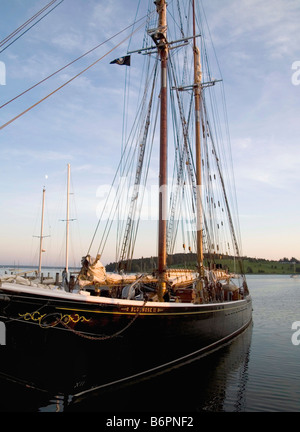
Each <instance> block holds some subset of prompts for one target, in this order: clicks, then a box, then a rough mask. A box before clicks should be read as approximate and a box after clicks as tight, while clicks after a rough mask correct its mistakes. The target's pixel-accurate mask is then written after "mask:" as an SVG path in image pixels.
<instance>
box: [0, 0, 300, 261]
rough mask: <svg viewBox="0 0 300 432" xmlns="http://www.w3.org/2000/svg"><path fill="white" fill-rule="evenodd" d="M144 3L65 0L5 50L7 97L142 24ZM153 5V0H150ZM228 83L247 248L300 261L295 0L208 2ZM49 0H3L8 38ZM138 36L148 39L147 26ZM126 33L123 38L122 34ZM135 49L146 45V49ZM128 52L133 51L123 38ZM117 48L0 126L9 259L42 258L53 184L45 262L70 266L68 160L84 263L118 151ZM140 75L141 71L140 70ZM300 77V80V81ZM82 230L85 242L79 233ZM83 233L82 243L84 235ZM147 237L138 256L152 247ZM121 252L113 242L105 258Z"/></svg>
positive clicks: (5, 111) (48, 86)
mask: <svg viewBox="0 0 300 432" xmlns="http://www.w3.org/2000/svg"><path fill="white" fill-rule="evenodd" d="M137 3H138V2H137V1H135V0H125V1H121V0H119V1H116V0H114V1H111V0H107V1H102V0H64V1H63V2H62V3H61V4H60V5H59V6H58V7H57V8H56V9H55V10H54V11H53V12H52V13H51V14H49V15H48V16H47V17H45V18H44V19H43V20H42V21H40V22H39V23H38V24H37V25H36V26H34V27H33V28H32V29H31V30H30V31H28V32H27V33H26V34H25V35H24V36H22V37H21V38H20V39H19V40H18V41H16V42H15V43H14V44H12V45H11V46H10V47H9V48H7V49H6V50H5V51H3V52H2V53H0V61H1V62H2V65H3V64H4V65H5V69H6V74H5V75H6V76H5V78H6V80H5V85H3V82H2V83H1V84H2V85H0V102H1V103H0V105H2V103H4V102H6V101H7V100H9V99H11V98H13V97H14V96H16V95H17V94H19V93H20V92H21V91H23V90H25V89H26V88H28V87H30V86H31V85H33V84H35V83H37V82H38V81H40V80H41V79H43V78H44V77H46V76H48V75H49V74H51V73H53V72H54V71H56V70H57V69H59V68H60V67H62V66H64V65H66V64H67V63H68V62H70V61H72V60H73V59H75V58H76V57H78V56H79V55H81V54H83V53H84V52H86V51H88V50H89V49H91V48H93V47H94V46H96V45H97V44H99V43H101V42H102V41H104V40H105V39H107V37H109V36H112V35H113V34H114V33H116V32H117V31H118V30H121V29H123V28H124V27H126V25H129V24H130V23H131V22H133V20H134V17H135V13H136V6H137ZM145 3H147V2H145ZM202 3H203V6H204V8H205V12H206V17H207V21H208V23H209V26H210V31H211V34H212V38H213V41H214V46H215V49H216V52H217V56H218V59H219V63H220V66H221V70H222V77H223V80H224V84H225V91H226V101H227V108H228V118H229V125H230V134H231V144H232V154H233V161H234V165H235V180H236V187H237V200H238V206H239V213H240V228H241V234H242V246H243V247H242V251H243V254H244V255H248V256H256V257H262V258H269V259H279V258H282V257H283V256H287V257H292V256H295V257H298V258H300V251H299V238H300V228H299V216H300V214H299V213H300V212H299V209H300V205H299V198H298V189H299V172H300V146H299V136H300V122H299V112H300V111H299V108H300V106H299V101H300V85H295V84H298V81H297V79H295V77H296V75H294V80H293V79H292V78H293V74H295V73H296V72H297V71H296V70H295V69H292V66H293V64H294V63H295V62H297V61H300V51H299V46H300V29H299V22H300V3H299V1H298V0H225V1H224V0H203V1H202ZM46 4H47V1H46V0H26V1H24V0H2V2H1V5H0V10H1V13H0V16H1V18H0V21H1V25H0V39H1V40H2V39H4V38H5V37H6V36H7V35H9V34H10V33H11V32H12V31H14V30H15V29H16V28H17V27H18V26H20V25H21V24H23V23H24V22H25V21H26V20H27V19H28V18H30V17H31V16H33V15H34V14H35V13H36V12H38V11H39V10H40V9H41V8H42V7H44V6H45V5H46ZM140 34H141V37H142V33H140ZM120 40H121V37H119V38H118V39H117V41H116V42H115V43H118V42H119V41H120ZM113 47H114V42H110V43H109V44H108V45H106V46H105V47H100V48H99V49H98V50H97V51H95V52H93V53H92V54H91V55H90V56H88V57H87V58H84V59H82V60H81V61H80V62H78V63H76V64H75V65H72V66H71V67H70V68H68V69H66V70H64V71H62V72H61V73H60V74H58V75H57V76H55V77H53V78H51V79H50V80H48V81H47V82H46V83H44V84H43V85H41V86H39V87H37V88H36V89H34V90H33V91H31V92H30V93H27V94H26V95H25V96H23V97H21V98H19V99H18V100H16V101H14V102H12V103H10V104H9V105H7V106H6V107H4V108H2V109H1V110H0V123H1V125H3V124H5V123H6V122H7V121H9V120H10V119H12V118H14V117H15V116H16V115H18V114H19V113H20V112H22V111H24V110H25V109H27V108H28V107H29V106H31V105H32V104H34V103H35V102H36V101H38V100H40V99H41V98H42V97H44V96H46V95H47V94H48V93H50V92H51V91H53V90H54V89H56V88H57V87H58V86H59V85H61V84H63V83H64V82H65V81H67V80H68V79H70V78H71V77H72V76H74V75H75V74H76V73H78V72H79V71H80V70H82V69H83V68H84V67H86V66H87V65H89V64H90V63H92V62H93V61H95V60H96V59H97V58H99V57H101V55H103V54H105V53H106V52H107V50H108V49H112V48H113ZM137 47H138V46H137ZM124 49H127V44H126V43H125V45H124ZM124 49H123V48H117V49H116V50H115V51H113V52H112V53H111V54H109V55H108V56H107V57H105V58H104V59H103V60H102V61H100V62H99V63H98V64H97V65H96V66H95V67H93V68H92V69H90V70H89V71H87V72H86V73H85V74H83V75H81V76H80V77H79V78H77V79H76V80H75V81H73V82H72V83H71V84H70V85H68V86H66V87H64V88H63V89H62V90H61V91H59V92H57V93H56V94H54V95H53V96H52V97H50V98H49V99H47V100H46V101H45V102H43V103H41V104H40V105H39V106H38V107H36V108H34V109H32V110H31V111H30V112H28V113H26V114H25V115H23V116H22V117H20V118H19V119H17V120H16V121H14V122H13V123H12V124H10V125H8V126H7V127H5V128H4V129H2V130H1V131H0V160H1V169H0V201H1V214H0V235H1V237H0V238H1V248H0V263H2V264H6V263H13V262H15V263H23V264H35V263H36V262H37V249H38V239H37V238H35V237H33V235H39V229H40V227H39V225H40V208H41V199H42V188H43V186H45V187H46V210H45V226H44V235H48V234H49V235H51V237H49V238H46V239H45V240H44V248H45V249H46V252H45V254H44V256H43V262H44V263H45V264H48V265H61V263H62V262H63V257H64V245H63V235H64V222H62V221H61V219H64V218H65V194H66V172H67V164H68V163H70V164H71V177H72V188H71V189H72V191H73V192H74V195H72V199H71V201H72V202H71V214H72V215H71V216H72V217H73V218H76V219H77V220H76V221H74V222H72V223H71V234H72V241H71V247H70V264H73V263H74V264H76V265H78V264H79V262H80V258H81V256H83V255H84V254H85V253H86V250H87V248H88V246H89V243H90V241H91V237H92V235H93V233H94V229H95V226H96V223H97V206H98V204H99V196H97V190H98V188H99V186H101V185H103V184H106V183H107V180H108V179H109V178H110V176H111V175H112V174H113V172H114V168H115V166H116V164H117V161H118V157H117V155H118V154H119V151H120V142H121V129H122V114H121V111H122V108H123V106H122V104H123V88H122V86H123V82H124V68H121V67H116V66H109V62H110V61H111V60H112V59H114V58H116V57H118V56H121V55H123V54H124ZM131 74H132V79H137V80H138V77H139V76H138V71H135V70H134V67H131ZM299 82H300V79H299ZM78 238H79V240H77V239H78ZM75 239H76V240H75ZM155 254H156V252H155V251H153V250H150V247H147V245H145V242H144V245H143V246H140V248H139V249H138V251H137V256H140V255H144V256H150V255H155ZM113 259H114V250H112V251H110V252H109V253H108V256H107V257H106V258H104V260H103V261H104V262H105V263H106V262H110V261H111V260H113Z"/></svg>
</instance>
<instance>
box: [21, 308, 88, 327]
mask: <svg viewBox="0 0 300 432" xmlns="http://www.w3.org/2000/svg"><path fill="white" fill-rule="evenodd" d="M19 317H20V318H23V319H24V320H25V321H29V320H31V321H34V322H38V324H39V325H40V326H41V327H47V326H46V325H45V323H43V321H44V322H46V321H47V318H52V319H53V318H54V317H56V320H55V321H54V322H53V323H52V324H51V325H50V327H55V326H57V324H59V323H60V322H62V323H63V324H70V323H74V324H77V323H79V322H89V321H90V318H89V319H87V318H86V317H85V316H83V315H82V316H80V315H79V314H77V313H76V314H72V315H70V314H62V313H60V312H57V313H51V314H41V313H40V312H39V311H34V312H26V313H25V314H20V313H19Z"/></svg>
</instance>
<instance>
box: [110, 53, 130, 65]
mask: <svg viewBox="0 0 300 432" xmlns="http://www.w3.org/2000/svg"><path fill="white" fill-rule="evenodd" d="M114 63H116V64H118V65H125V66H130V55H128V56H125V57H120V58H117V59H115V60H113V61H111V62H110V64H114Z"/></svg>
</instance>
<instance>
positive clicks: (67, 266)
mask: <svg viewBox="0 0 300 432" xmlns="http://www.w3.org/2000/svg"><path fill="white" fill-rule="evenodd" d="M69 200H70V164H68V172H67V211H66V272H67V273H68V271H69V222H70V219H69V207H70V201H69Z"/></svg>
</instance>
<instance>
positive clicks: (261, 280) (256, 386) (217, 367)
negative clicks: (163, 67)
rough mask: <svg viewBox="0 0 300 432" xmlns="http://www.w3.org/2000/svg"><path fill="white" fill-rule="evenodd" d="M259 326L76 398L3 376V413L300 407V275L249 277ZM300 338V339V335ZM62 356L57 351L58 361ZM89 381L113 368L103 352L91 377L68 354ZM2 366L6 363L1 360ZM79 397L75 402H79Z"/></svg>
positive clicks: (0, 401) (0, 399)
mask: <svg viewBox="0 0 300 432" xmlns="http://www.w3.org/2000/svg"><path fill="white" fill-rule="evenodd" d="M247 279H248V285H249V288H250V291H251V294H252V298H253V325H252V326H251V327H250V328H249V329H248V330H246V331H245V332H244V333H243V334H242V335H240V336H239V337H238V338H236V339H235V340H234V341H233V342H232V343H230V344H228V345H226V346H225V347H223V348H222V349H220V350H218V351H216V352H214V353H213V354H210V355H208V356H206V357H204V358H201V359H199V360H197V361H194V362H192V363H190V364H186V365H184V366H182V367H180V368H177V369H174V370H171V371H168V372H167V373H165V374H163V375H160V376H156V377H152V378H151V379H150V380H145V381H142V382H137V383H134V384H133V385H130V386H129V385H127V386H123V387H119V388H116V389H113V390H111V391H107V390H106V392H105V393H104V392H102V393H101V392H97V391H95V392H93V393H90V394H89V395H88V396H87V397H85V398H84V399H82V400H80V401H77V400H76V403H73V404H70V401H71V397H70V396H69V395H67V394H66V395H63V394H61V395H55V394H52V395H50V394H48V393H41V392H38V391H34V390H31V389H28V388H23V387H21V386H20V385H19V384H16V383H14V382H12V381H8V380H6V379H4V378H2V379H0V411H32V412H35V411H43V412H47V411H48V412H49V411H50V412H55V411H81V412H85V411H97V412H120V411H123V412H129V411H130V412H141V411H148V412H159V411H160V412H164V411H165V412H166V411H167V412H184V411H186V412H259V411H261V412H299V411H300V345H298V346H297V345H293V344H292V340H291V337H292V334H293V332H294V330H292V329H291V327H292V323H293V322H294V321H300V308H299V305H300V278H299V279H292V278H290V277H289V276H249V277H248V278H247ZM299 339H300V337H299ZM60 361H66V360H65V359H59V358H57V357H54V356H53V364H55V365H56V366H55V367H59V366H57V365H58V364H59V362H60ZM67 361H69V362H70V365H72V368H74V370H75V371H76V370H77V369H76V368H77V365H78V377H77V378H76V380H77V383H78V391H80V389H81V388H80V376H81V375H80V374H82V380H83V381H85V384H87V383H90V385H91V386H92V385H94V384H97V374H99V373H105V365H103V364H102V363H101V358H99V359H94V370H95V374H93V372H91V370H93V368H90V369H89V376H87V375H86V373H85V370H84V366H83V365H82V364H81V363H80V360H79V359H67ZM0 365H1V363H0ZM73 401H74V400H73Z"/></svg>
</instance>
